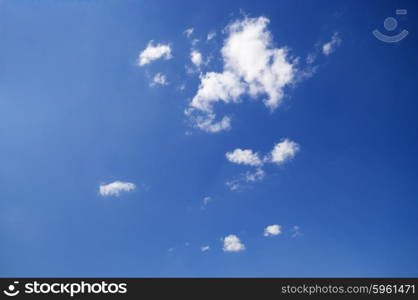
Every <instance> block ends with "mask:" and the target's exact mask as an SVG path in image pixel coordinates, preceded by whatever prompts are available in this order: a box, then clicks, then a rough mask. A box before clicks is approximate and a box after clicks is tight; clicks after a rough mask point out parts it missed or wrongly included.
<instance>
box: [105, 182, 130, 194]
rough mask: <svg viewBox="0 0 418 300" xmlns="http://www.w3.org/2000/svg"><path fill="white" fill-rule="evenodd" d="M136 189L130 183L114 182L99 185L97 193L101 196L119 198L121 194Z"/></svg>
mask: <svg viewBox="0 0 418 300" xmlns="http://www.w3.org/2000/svg"><path fill="white" fill-rule="evenodd" d="M135 188H136V186H135V184H133V183H131V182H123V181H115V182H112V183H109V184H101V185H100V187H99V193H100V195H102V196H119V195H120V194H121V193H122V192H129V191H132V190H134V189H135Z"/></svg>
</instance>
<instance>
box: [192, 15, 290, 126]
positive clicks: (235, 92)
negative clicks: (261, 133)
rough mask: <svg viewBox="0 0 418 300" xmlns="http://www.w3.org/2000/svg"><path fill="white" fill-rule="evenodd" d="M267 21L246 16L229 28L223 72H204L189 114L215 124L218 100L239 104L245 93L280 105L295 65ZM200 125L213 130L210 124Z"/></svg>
mask: <svg viewBox="0 0 418 300" xmlns="http://www.w3.org/2000/svg"><path fill="white" fill-rule="evenodd" d="M268 23H269V20H268V19H267V18H265V17H259V18H244V19H243V20H239V21H236V22H234V23H232V24H230V25H229V26H227V27H226V30H225V31H226V33H227V38H226V39H225V41H224V45H223V48H222V50H221V53H222V57H223V72H222V73H216V72H209V73H206V74H203V75H201V78H200V81H201V82H200V86H199V89H198V91H197V93H196V95H195V96H194V98H193V100H192V101H191V103H190V107H189V109H188V110H187V113H188V114H190V113H191V112H194V113H201V114H203V116H206V117H207V120H208V122H209V123H214V122H215V114H214V112H213V105H214V104H215V103H217V102H220V101H221V102H224V103H230V102H234V103H236V102H239V101H240V98H241V96H243V95H249V96H251V97H252V98H259V97H260V96H262V97H263V98H264V104H265V105H266V106H267V107H269V108H270V109H272V110H274V109H275V108H276V107H277V106H278V105H279V104H280V101H281V100H282V98H283V95H284V88H285V87H286V86H287V85H289V84H290V83H292V82H293V79H294V77H295V72H296V68H295V66H294V64H293V63H292V62H291V61H290V60H289V59H288V55H287V50H286V48H275V47H274V44H273V39H272V36H271V33H270V32H269V31H268V30H267V25H268ZM198 127H200V128H201V129H203V130H206V131H213V130H211V129H213V128H211V127H210V126H205V127H203V128H202V127H201V126H198ZM215 128H216V129H219V128H218V127H215ZM218 131H219V130H218Z"/></svg>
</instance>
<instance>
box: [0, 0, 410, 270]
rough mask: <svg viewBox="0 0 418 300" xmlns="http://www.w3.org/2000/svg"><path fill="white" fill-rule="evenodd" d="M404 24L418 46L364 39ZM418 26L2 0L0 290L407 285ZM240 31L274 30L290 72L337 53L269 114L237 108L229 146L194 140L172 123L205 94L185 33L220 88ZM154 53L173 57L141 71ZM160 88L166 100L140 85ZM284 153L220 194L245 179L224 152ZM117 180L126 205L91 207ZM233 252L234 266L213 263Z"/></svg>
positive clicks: (262, 4)
mask: <svg viewBox="0 0 418 300" xmlns="http://www.w3.org/2000/svg"><path fill="white" fill-rule="evenodd" d="M364 2H366V1H364ZM397 8H404V9H408V15H407V16H402V17H400V16H398V17H397V19H398V21H399V29H403V28H405V29H407V30H408V31H409V32H410V34H409V36H408V37H407V38H406V39H404V40H403V41H401V42H399V43H396V44H385V43H383V42H381V41H379V40H377V39H376V38H375V37H374V36H373V35H372V34H371V32H372V31H373V30H374V29H380V30H381V31H382V32H384V28H383V20H384V19H385V18H386V17H389V16H395V10H396V9H397ZM417 8H418V5H417V3H416V1H367V3H363V2H361V3H360V2H359V1H335V0H333V1H217V0H216V1H155V0H154V1H110V0H103V1H89V0H85V1H81V0H78V1H76V0H66V1H64V0H58V1H52V0H51V1H49V0H45V1H40V0H16V1H0V154H1V155H0V191H1V194H0V276H417V275H418V257H417V253H418V218H417V215H418V156H417V153H418V140H417V137H418V132H417V131H418V130H417V129H418V120H417V115H418V103H417V95H418V85H417V72H418V57H417V53H418V39H417V34H418V15H417ZM244 15H247V16H248V17H260V16H265V17H267V18H268V19H270V24H269V25H268V30H269V31H270V32H271V34H272V36H273V39H274V42H273V43H274V45H275V46H277V47H283V46H286V47H288V48H289V49H290V54H291V55H292V56H293V57H299V58H300V59H301V60H304V59H305V57H306V56H307V55H308V54H309V53H313V52H315V51H316V52H318V49H320V47H319V46H321V45H323V44H324V43H326V42H328V41H329V40H330V39H331V36H332V35H333V34H334V33H335V32H338V34H339V37H340V38H341V44H340V45H339V47H337V48H336V49H335V52H334V53H332V54H330V55H328V56H325V55H322V54H321V53H319V54H318V57H317V60H316V61H315V65H316V66H317V70H316V72H315V74H313V76H312V77H310V78H305V79H304V80H302V81H301V82H299V83H298V84H296V85H295V86H294V87H291V88H289V89H286V96H285V98H284V101H283V103H282V104H281V106H280V107H279V108H278V109H276V110H275V111H274V112H270V111H269V110H268V109H267V108H266V107H265V106H264V105H263V103H262V102H261V101H251V100H249V99H248V97H247V98H246V97H243V101H242V103H240V104H228V105H222V104H220V105H219V109H218V108H217V112H220V111H223V110H228V113H230V114H231V116H232V128H231V130H229V131H223V132H219V133H207V132H203V131H201V130H199V129H196V128H193V127H191V126H190V123H189V122H188V119H187V117H186V116H185V115H184V110H185V109H186V108H187V106H188V103H189V102H190V100H191V99H192V98H193V96H194V95H195V94H196V91H197V88H198V85H199V77H198V74H187V72H186V70H185V66H186V65H187V66H190V65H191V64H190V59H189V54H190V49H191V47H192V46H191V39H190V38H187V37H186V36H185V34H184V30H186V29H187V28H191V27H193V28H194V33H193V35H192V38H197V39H200V42H199V43H198V44H197V45H196V48H198V49H199V50H200V51H202V53H203V54H204V55H205V56H207V55H208V54H212V55H213V59H212V61H211V62H210V64H209V66H207V70H214V71H220V70H221V69H222V63H221V60H220V54H219V51H220V49H221V47H222V45H223V40H224V39H225V34H223V33H222V30H223V29H224V28H225V26H227V25H228V24H229V23H230V22H232V21H235V20H238V19H242V18H243V17H244ZM213 30H215V31H216V32H217V36H216V37H215V38H214V39H213V40H212V41H210V42H205V39H206V36H207V34H208V32H210V31H213ZM150 40H154V42H155V43H169V44H170V45H171V47H172V55H173V58H172V59H171V60H157V61H155V62H153V63H151V64H149V65H146V66H143V67H139V66H138V65H137V59H138V55H139V53H140V52H141V51H143V50H144V49H145V47H146V46H147V44H148V42H149V41H150ZM318 47H319V48H318ZM319 52H320V51H319ZM158 72H163V73H165V74H167V79H168V81H169V83H170V84H169V85H167V86H155V87H150V86H149V81H150V78H149V76H153V75H154V74H156V73H158ZM182 84H185V89H184V91H181V90H179V89H178V86H180V85H182ZM259 100H260V99H259ZM283 138H289V139H291V140H294V141H296V142H297V143H299V145H300V151H299V152H298V153H297V154H296V156H295V157H294V159H292V160H290V161H289V162H287V163H286V164H283V165H281V166H278V167H276V166H270V165H269V166H266V167H265V171H266V177H265V178H264V179H263V180H262V181H260V182H256V183H251V184H247V185H245V186H244V187H243V188H242V189H241V190H239V191H231V190H230V189H229V188H228V187H227V186H226V185H225V183H226V182H227V181H229V180H231V179H234V178H236V177H237V176H239V174H241V173H243V172H245V171H247V170H250V168H248V167H246V166H242V165H234V164H231V163H230V162H228V160H227V159H226V157H225V153H226V152H228V151H232V150H234V149H236V148H242V149H254V150H255V151H258V152H260V153H268V152H269V151H270V150H271V149H272V147H273V145H274V144H275V143H277V142H279V141H280V140H281V139H283ZM116 180H122V181H126V182H132V183H135V184H136V186H137V188H136V189H135V190H134V191H131V192H127V193H122V194H121V195H120V196H118V197H112V196H108V197H103V196H101V195H100V194H99V186H100V184H105V183H110V182H113V181H116ZM204 197H211V201H210V202H209V203H208V205H207V206H206V207H204V208H202V205H203V199H204ZM271 224H280V225H281V226H282V234H280V235H278V236H274V237H264V236H263V230H264V228H265V227H266V226H267V225H271ZM294 226H299V228H300V229H299V231H298V234H296V235H295V231H294V229H293V228H294ZM229 234H235V235H237V236H238V237H239V238H240V239H241V242H242V243H244V244H245V247H246V250H245V251H241V252H237V253H230V252H225V251H223V249H222V246H223V244H222V241H221V239H222V238H223V237H225V236H227V235H229ZM206 245H209V246H210V250H209V251H206V252H202V251H201V249H200V247H202V246H206Z"/></svg>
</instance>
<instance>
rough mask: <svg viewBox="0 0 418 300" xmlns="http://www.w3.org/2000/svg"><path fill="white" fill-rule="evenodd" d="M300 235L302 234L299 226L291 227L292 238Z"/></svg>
mask: <svg viewBox="0 0 418 300" xmlns="http://www.w3.org/2000/svg"><path fill="white" fill-rule="evenodd" d="M301 235H302V232H301V230H300V226H298V225H295V226H293V227H292V238H296V237H299V236H301Z"/></svg>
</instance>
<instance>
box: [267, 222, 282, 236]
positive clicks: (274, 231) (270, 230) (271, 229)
mask: <svg viewBox="0 0 418 300" xmlns="http://www.w3.org/2000/svg"><path fill="white" fill-rule="evenodd" d="M281 233H282V226H280V225H277V224H275V225H270V226H267V227H266V228H264V236H274V235H279V234H281Z"/></svg>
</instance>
